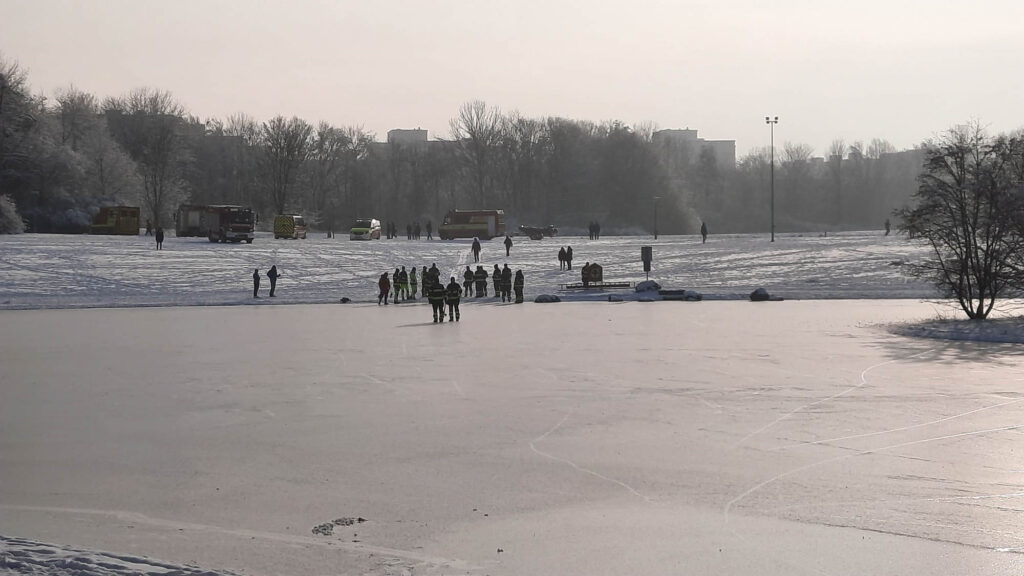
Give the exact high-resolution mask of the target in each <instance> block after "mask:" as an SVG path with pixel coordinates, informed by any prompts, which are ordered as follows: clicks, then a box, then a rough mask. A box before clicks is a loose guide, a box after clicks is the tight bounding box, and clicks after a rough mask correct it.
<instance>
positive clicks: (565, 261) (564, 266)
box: [558, 246, 572, 270]
mask: <svg viewBox="0 0 1024 576" xmlns="http://www.w3.org/2000/svg"><path fill="white" fill-rule="evenodd" d="M558 269H559V270H572V246H569V247H567V248H559V250H558Z"/></svg>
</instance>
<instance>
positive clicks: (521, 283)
mask: <svg viewBox="0 0 1024 576" xmlns="http://www.w3.org/2000/svg"><path fill="white" fill-rule="evenodd" d="M512 286H513V288H514V289H515V291H516V304H522V303H523V288H524V287H525V286H526V279H525V278H523V271H522V270H516V279H515V280H514V281H513V285H512Z"/></svg>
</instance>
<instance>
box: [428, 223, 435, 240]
mask: <svg viewBox="0 0 1024 576" xmlns="http://www.w3.org/2000/svg"><path fill="white" fill-rule="evenodd" d="M433 232H434V225H433V224H432V223H431V222H430V220H427V240H433V239H434V234H433Z"/></svg>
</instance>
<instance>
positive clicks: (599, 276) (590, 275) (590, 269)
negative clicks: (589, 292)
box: [580, 262, 604, 288]
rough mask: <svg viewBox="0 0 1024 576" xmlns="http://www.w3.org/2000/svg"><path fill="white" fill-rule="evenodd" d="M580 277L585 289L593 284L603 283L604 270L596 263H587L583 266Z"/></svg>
mask: <svg viewBox="0 0 1024 576" xmlns="http://www.w3.org/2000/svg"><path fill="white" fill-rule="evenodd" d="M580 277H581V279H582V280H583V287H584V288H586V287H588V286H590V285H591V284H593V283H595V282H603V281H604V268H602V267H601V265H600V264H598V263H596V262H595V263H593V264H591V263H590V262H587V263H586V264H584V265H583V268H582V269H581V272H580Z"/></svg>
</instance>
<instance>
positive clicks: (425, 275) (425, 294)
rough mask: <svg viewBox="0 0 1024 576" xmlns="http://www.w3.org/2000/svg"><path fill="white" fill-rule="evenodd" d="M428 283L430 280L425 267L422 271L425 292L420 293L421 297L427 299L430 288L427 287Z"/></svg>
mask: <svg viewBox="0 0 1024 576" xmlns="http://www.w3.org/2000/svg"><path fill="white" fill-rule="evenodd" d="M428 282H430V279H429V278H427V267H426V266H424V267H423V268H421V269H420V284H422V285H423V288H422V290H423V291H422V292H420V296H422V297H424V298H426V297H427V288H429V286H427V283H428Z"/></svg>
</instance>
